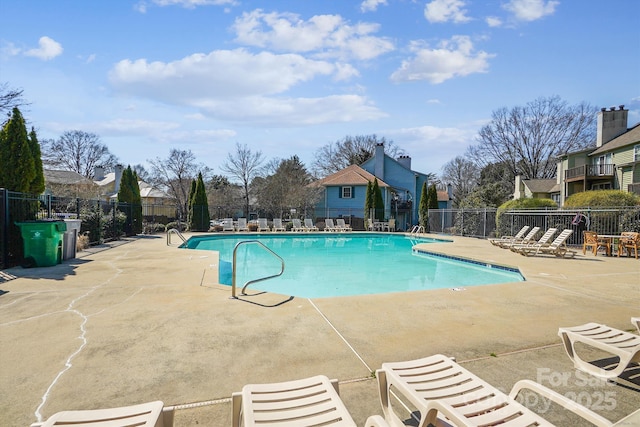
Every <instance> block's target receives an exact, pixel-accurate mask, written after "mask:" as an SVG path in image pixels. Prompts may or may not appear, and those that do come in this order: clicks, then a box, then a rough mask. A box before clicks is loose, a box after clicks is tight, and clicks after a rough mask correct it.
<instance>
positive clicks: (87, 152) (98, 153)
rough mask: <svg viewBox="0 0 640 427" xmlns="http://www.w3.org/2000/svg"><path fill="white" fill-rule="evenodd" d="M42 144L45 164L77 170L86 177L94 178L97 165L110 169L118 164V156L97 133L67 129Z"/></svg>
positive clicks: (56, 167)
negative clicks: (102, 141)
mask: <svg viewBox="0 0 640 427" xmlns="http://www.w3.org/2000/svg"><path fill="white" fill-rule="evenodd" d="M41 145H42V162H43V163H44V164H45V165H47V166H49V167H51V168H55V169H62V170H69V171H73V172H77V173H79V174H80V175H82V176H84V177H86V178H93V175H94V171H95V168H96V166H102V167H104V168H106V169H109V168H112V167H113V166H115V165H117V164H118V158H117V157H116V156H114V155H113V154H111V152H109V149H108V148H107V146H106V145H104V144H102V143H101V142H100V137H99V136H98V135H96V134H95V133H89V132H83V131H80V130H71V131H66V132H65V133H63V134H62V136H61V137H60V138H58V139H55V140H54V139H49V140H44V141H42V144H41Z"/></svg>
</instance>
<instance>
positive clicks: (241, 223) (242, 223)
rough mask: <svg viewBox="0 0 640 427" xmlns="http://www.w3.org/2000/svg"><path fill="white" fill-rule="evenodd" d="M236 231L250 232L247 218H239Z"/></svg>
mask: <svg viewBox="0 0 640 427" xmlns="http://www.w3.org/2000/svg"><path fill="white" fill-rule="evenodd" d="M236 231H249V226H248V225H247V218H238V225H237V226H236Z"/></svg>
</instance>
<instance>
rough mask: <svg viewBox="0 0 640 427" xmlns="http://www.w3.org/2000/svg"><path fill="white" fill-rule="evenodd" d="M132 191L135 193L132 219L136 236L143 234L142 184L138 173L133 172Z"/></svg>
mask: <svg viewBox="0 0 640 427" xmlns="http://www.w3.org/2000/svg"><path fill="white" fill-rule="evenodd" d="M131 189H132V193H133V201H132V202H131V203H133V206H132V207H131V209H132V217H133V232H134V233H135V234H140V233H142V222H143V217H142V196H141V195H140V184H139V183H138V174H137V173H136V171H133V180H132V182H131Z"/></svg>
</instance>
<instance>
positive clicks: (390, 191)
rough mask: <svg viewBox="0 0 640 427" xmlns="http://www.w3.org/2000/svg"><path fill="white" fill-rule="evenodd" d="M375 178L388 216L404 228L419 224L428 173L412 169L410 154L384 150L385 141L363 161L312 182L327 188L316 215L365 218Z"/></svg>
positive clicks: (317, 206) (317, 207) (399, 226)
mask: <svg viewBox="0 0 640 427" xmlns="http://www.w3.org/2000/svg"><path fill="white" fill-rule="evenodd" d="M374 179H377V180H378V187H380V189H381V192H382V199H383V202H384V212H385V214H384V215H385V217H386V218H395V219H396V227H397V228H398V229H401V230H406V229H408V228H410V226H411V225H414V224H417V223H418V203H419V199H420V193H421V191H422V184H423V183H425V182H427V181H428V177H427V175H426V174H424V173H420V172H416V171H414V170H412V169H411V157H409V156H400V157H399V158H398V159H394V158H392V157H390V156H388V155H387V154H385V152H384V145H383V144H378V145H377V146H376V147H375V151H374V154H373V156H372V157H371V158H369V159H368V160H367V161H365V162H364V163H362V164H361V165H359V166H358V165H351V166H348V167H347V168H345V169H343V170H341V171H338V172H336V173H334V174H331V175H329V176H327V177H325V178H323V179H321V180H319V181H316V182H315V183H314V184H313V185H314V186H320V187H323V189H324V194H323V196H322V197H321V200H320V202H319V203H318V204H317V205H316V214H317V216H324V217H340V216H351V217H355V218H364V202H365V197H366V191H367V184H368V183H369V182H373V180H374Z"/></svg>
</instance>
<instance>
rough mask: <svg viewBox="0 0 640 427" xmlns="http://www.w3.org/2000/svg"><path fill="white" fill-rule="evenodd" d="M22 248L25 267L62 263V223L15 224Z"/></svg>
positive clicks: (65, 225)
mask: <svg viewBox="0 0 640 427" xmlns="http://www.w3.org/2000/svg"><path fill="white" fill-rule="evenodd" d="M16 225H17V226H18V227H20V233H21V234H22V242H23V246H24V266H25V267H49V266H52V265H56V264H60V263H61V262H62V236H63V235H64V232H65V231H67V224H66V223H65V222H64V221H27V222H16Z"/></svg>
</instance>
